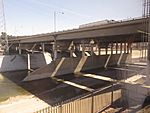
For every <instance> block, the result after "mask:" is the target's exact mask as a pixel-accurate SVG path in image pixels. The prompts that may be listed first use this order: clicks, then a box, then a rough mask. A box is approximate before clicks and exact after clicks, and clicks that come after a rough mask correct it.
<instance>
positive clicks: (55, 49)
mask: <svg viewBox="0 0 150 113" xmlns="http://www.w3.org/2000/svg"><path fill="white" fill-rule="evenodd" d="M59 13H60V14H64V12H56V11H54V32H57V29H56V27H57V26H56V25H57V23H56V21H57V18H56V16H57V14H59ZM56 38H57V36H56V35H54V45H53V54H54V55H53V57H54V58H53V59H54V61H55V60H56V58H57V39H56Z"/></svg>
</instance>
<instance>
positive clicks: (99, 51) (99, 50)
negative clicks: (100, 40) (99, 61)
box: [98, 45, 101, 55]
mask: <svg viewBox="0 0 150 113" xmlns="http://www.w3.org/2000/svg"><path fill="white" fill-rule="evenodd" d="M98 55H101V46H100V45H98Z"/></svg>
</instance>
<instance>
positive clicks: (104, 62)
mask: <svg viewBox="0 0 150 113" xmlns="http://www.w3.org/2000/svg"><path fill="white" fill-rule="evenodd" d="M120 56H121V60H120ZM129 59H130V54H122V55H121V54H114V55H101V56H96V55H94V56H89V57H88V56H85V57H76V58H61V59H57V60H56V61H52V62H51V63H50V64H48V65H45V66H43V67H41V68H39V69H37V70H36V71H34V72H32V73H31V74H30V75H29V76H27V77H26V78H25V79H24V81H30V80H37V79H42V78H48V77H50V76H59V75H64V74H69V73H76V72H80V71H85V70H90V69H96V68H102V67H107V66H113V65H117V64H118V61H119V60H120V63H126V62H128V61H130V60H129Z"/></svg>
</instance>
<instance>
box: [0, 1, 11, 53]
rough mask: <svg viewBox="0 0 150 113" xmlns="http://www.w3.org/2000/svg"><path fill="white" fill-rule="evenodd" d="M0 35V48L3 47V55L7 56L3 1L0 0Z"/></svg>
mask: <svg viewBox="0 0 150 113" xmlns="http://www.w3.org/2000/svg"><path fill="white" fill-rule="evenodd" d="M0 20H1V21H0V33H1V46H3V47H4V49H5V51H4V53H5V54H8V51H9V47H8V36H7V33H6V20H5V11H4V1H3V0H0Z"/></svg>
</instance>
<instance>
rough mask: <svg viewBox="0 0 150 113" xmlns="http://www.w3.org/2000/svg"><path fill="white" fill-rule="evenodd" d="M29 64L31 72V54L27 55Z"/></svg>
mask: <svg viewBox="0 0 150 113" xmlns="http://www.w3.org/2000/svg"><path fill="white" fill-rule="evenodd" d="M27 64H28V70H31V61H30V54H27Z"/></svg>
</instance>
